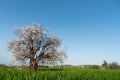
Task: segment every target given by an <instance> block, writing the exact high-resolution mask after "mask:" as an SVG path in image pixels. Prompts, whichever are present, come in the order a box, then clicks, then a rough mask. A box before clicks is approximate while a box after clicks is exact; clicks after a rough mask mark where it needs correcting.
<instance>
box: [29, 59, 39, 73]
mask: <svg viewBox="0 0 120 80" xmlns="http://www.w3.org/2000/svg"><path fill="white" fill-rule="evenodd" d="M29 68H30V70H32V71H35V70H37V68H38V62H37V61H36V59H34V58H31V59H30V67H29Z"/></svg>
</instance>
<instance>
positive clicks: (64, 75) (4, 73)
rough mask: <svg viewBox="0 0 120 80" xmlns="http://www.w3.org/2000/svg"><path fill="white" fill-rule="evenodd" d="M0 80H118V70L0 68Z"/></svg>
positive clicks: (119, 73)
mask: <svg viewBox="0 0 120 80" xmlns="http://www.w3.org/2000/svg"><path fill="white" fill-rule="evenodd" d="M0 80H120V70H101V69H78V68H71V69H64V68H39V69H38V70H37V71H30V70H29V69H22V68H0Z"/></svg>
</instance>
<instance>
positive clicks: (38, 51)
mask: <svg viewBox="0 0 120 80" xmlns="http://www.w3.org/2000/svg"><path fill="white" fill-rule="evenodd" d="M14 34H15V35H16V36H17V39H14V40H12V41H10V42H8V48H9V50H10V51H11V52H12V53H13V56H14V57H15V59H16V60H17V61H20V62H23V63H26V62H28V63H29V66H30V69H31V70H36V69H37V68H38V63H42V64H48V65H49V64H53V65H54V64H59V63H63V62H64V59H65V58H66V53H65V51H64V50H60V48H59V47H60V45H61V39H60V38H59V37H56V36H55V37H52V36H51V35H50V31H48V30H47V29H46V28H44V27H43V26H41V25H39V24H33V25H32V26H26V27H24V28H20V27H17V28H16V29H15V31H14Z"/></svg>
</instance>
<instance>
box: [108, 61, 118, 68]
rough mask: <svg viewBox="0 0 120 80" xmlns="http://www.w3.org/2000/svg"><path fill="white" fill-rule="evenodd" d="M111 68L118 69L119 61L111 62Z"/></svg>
mask: <svg viewBox="0 0 120 80" xmlns="http://www.w3.org/2000/svg"><path fill="white" fill-rule="evenodd" d="M109 68H110V69H118V68H119V65H118V63H117V62H115V61H114V62H111V63H110V64H109Z"/></svg>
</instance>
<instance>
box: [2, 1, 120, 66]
mask: <svg viewBox="0 0 120 80" xmlns="http://www.w3.org/2000/svg"><path fill="white" fill-rule="evenodd" d="M34 22H36V23H39V24H42V25H43V26H45V27H47V28H48V29H49V30H50V31H52V32H53V33H54V34H55V35H57V36H60V37H61V38H62V40H63V45H62V46H65V47H67V54H68V59H67V61H66V62H65V64H72V65H81V64H102V62H103V60H107V61H108V62H111V61H117V62H118V63H120V58H119V57H120V1H119V0H0V63H4V64H10V62H11V61H12V59H11V58H12V57H11V54H10V52H8V51H7V42H8V41H10V40H12V39H14V38H15V37H14V35H13V34H12V31H13V29H14V27H16V26H25V25H31V24H32V23H34Z"/></svg>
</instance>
